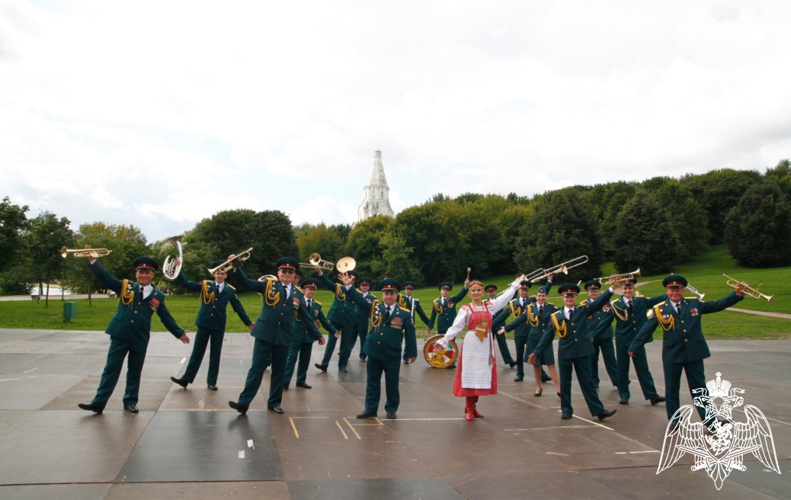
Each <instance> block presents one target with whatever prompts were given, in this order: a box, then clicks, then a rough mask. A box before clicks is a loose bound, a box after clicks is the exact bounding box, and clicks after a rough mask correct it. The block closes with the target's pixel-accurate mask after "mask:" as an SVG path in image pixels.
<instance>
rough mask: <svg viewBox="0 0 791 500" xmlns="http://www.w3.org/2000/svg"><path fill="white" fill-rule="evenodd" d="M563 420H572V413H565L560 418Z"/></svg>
mask: <svg viewBox="0 0 791 500" xmlns="http://www.w3.org/2000/svg"><path fill="white" fill-rule="evenodd" d="M560 418H562V419H563V420H568V419H570V418H571V413H564V414H562V415H561V416H560Z"/></svg>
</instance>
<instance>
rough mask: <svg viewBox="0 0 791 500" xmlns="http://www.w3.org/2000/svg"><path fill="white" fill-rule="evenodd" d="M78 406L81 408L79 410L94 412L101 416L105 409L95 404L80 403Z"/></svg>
mask: <svg viewBox="0 0 791 500" xmlns="http://www.w3.org/2000/svg"><path fill="white" fill-rule="evenodd" d="M77 406H79V408H80V409H81V410H85V411H92V412H94V413H98V414H101V413H102V412H103V411H104V407H103V406H99V405H97V404H95V403H88V404H85V403H80V404H78V405H77Z"/></svg>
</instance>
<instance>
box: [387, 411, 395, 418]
mask: <svg viewBox="0 0 791 500" xmlns="http://www.w3.org/2000/svg"><path fill="white" fill-rule="evenodd" d="M387 418H389V419H390V420H395V419H396V418H398V417H396V414H395V412H394V411H389V412H387Z"/></svg>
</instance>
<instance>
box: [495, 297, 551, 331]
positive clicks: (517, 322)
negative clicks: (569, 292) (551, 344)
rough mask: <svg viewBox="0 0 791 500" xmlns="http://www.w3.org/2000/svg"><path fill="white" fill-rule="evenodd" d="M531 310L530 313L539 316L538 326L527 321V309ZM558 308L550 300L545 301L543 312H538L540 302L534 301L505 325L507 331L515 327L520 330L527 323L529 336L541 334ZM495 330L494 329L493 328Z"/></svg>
mask: <svg viewBox="0 0 791 500" xmlns="http://www.w3.org/2000/svg"><path fill="white" fill-rule="evenodd" d="M528 309H529V310H530V314H531V315H533V316H536V317H537V318H538V326H533V325H531V324H530V323H528V322H527V310H528ZM557 310H558V308H557V306H555V304H550V303H549V302H544V309H542V310H541V314H540V315H539V314H538V303H537V302H533V303H532V304H530V305H529V306H527V308H526V309H525V310H524V311H522V313H521V314H520V315H519V316H517V317H516V318H515V319H514V320H513V321H511V322H510V323H508V324H507V325H505V331H506V332H510V331H513V330H514V329H517V330H519V329H520V328H524V327H525V325H527V335H526V336H528V337H532V336H534V335H537V336H539V337H540V336H541V335H542V334H543V333H544V332H545V331H546V329H547V327H549V324H550V321H551V319H552V315H553V314H554V313H555V312H556V311H557ZM492 331H494V330H492Z"/></svg>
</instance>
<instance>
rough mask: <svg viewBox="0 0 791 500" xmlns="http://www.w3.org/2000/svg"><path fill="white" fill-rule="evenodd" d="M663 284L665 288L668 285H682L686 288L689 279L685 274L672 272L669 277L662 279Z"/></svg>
mask: <svg viewBox="0 0 791 500" xmlns="http://www.w3.org/2000/svg"><path fill="white" fill-rule="evenodd" d="M662 286H663V287H665V288H668V287H681V288H684V287H686V286H687V280H686V278H684V277H683V276H679V275H678V274H671V275H670V276H668V277H667V278H665V279H663V280H662Z"/></svg>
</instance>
